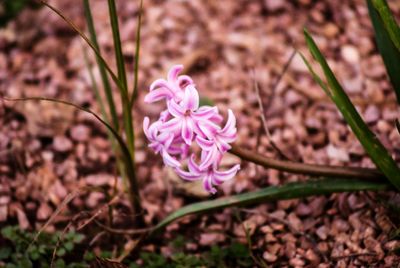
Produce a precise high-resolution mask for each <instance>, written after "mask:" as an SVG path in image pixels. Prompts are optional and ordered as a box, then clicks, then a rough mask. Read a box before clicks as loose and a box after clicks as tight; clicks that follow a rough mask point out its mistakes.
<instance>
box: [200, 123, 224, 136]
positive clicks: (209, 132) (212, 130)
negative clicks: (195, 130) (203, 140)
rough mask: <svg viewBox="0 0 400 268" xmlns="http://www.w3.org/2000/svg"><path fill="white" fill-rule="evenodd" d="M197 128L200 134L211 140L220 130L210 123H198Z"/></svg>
mask: <svg viewBox="0 0 400 268" xmlns="http://www.w3.org/2000/svg"><path fill="white" fill-rule="evenodd" d="M198 126H199V128H200V130H201V132H202V134H203V135H204V136H205V137H207V138H209V139H213V138H214V136H215V134H216V133H217V131H219V130H220V129H221V128H220V127H219V126H218V125H216V124H214V123H212V122H210V121H200V122H198Z"/></svg>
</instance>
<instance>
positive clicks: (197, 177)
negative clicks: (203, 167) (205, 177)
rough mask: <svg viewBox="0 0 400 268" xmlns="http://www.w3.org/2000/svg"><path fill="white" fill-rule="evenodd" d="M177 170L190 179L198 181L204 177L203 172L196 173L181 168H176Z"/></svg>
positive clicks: (180, 175)
mask: <svg viewBox="0 0 400 268" xmlns="http://www.w3.org/2000/svg"><path fill="white" fill-rule="evenodd" d="M175 171H176V173H177V174H178V175H179V177H181V178H182V179H184V180H188V181H197V180H199V179H201V177H202V174H194V173H191V172H187V171H183V170H182V169H180V168H176V169H175Z"/></svg>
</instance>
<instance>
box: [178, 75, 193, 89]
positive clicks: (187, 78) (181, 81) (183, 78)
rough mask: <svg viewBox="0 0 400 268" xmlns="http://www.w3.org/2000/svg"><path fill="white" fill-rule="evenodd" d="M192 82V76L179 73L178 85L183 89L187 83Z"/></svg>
mask: <svg viewBox="0 0 400 268" xmlns="http://www.w3.org/2000/svg"><path fill="white" fill-rule="evenodd" d="M190 84H193V80H192V78H190V76H188V75H180V76H179V77H178V85H179V87H180V88H181V89H184V88H185V87H187V86H188V85H190Z"/></svg>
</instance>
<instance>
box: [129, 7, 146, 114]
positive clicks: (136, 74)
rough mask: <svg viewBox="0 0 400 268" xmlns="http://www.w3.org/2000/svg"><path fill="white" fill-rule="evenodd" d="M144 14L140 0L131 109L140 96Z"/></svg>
mask: <svg viewBox="0 0 400 268" xmlns="http://www.w3.org/2000/svg"><path fill="white" fill-rule="evenodd" d="M142 14H143V0H140V7H139V14H138V19H137V26H136V27H137V28H136V38H135V40H136V48H135V67H134V68H135V69H134V80H133V92H132V97H131V101H130V105H131V107H132V106H133V103H134V102H135V100H136V98H137V95H138V90H139V89H138V82H139V59H140V40H141V36H140V32H141V28H142Z"/></svg>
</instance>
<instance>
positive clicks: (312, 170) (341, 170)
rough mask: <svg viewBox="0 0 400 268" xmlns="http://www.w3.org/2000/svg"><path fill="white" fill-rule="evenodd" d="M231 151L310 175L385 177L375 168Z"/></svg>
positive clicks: (258, 162) (286, 169) (254, 160)
mask: <svg viewBox="0 0 400 268" xmlns="http://www.w3.org/2000/svg"><path fill="white" fill-rule="evenodd" d="M229 152H230V153H232V154H234V155H236V156H238V157H240V158H241V159H243V160H247V161H249V162H253V163H255V164H257V165H261V166H263V167H266V168H274V169H278V170H281V171H286V172H290V173H295V174H305V175H310V176H326V177H337V178H354V179H364V180H369V181H380V182H381V181H382V180H384V179H386V178H385V176H384V175H383V173H382V172H380V171H379V170H377V169H373V168H357V167H341V166H328V165H316V164H304V163H297V162H292V161H286V160H278V159H274V158H268V157H265V156H263V155H260V154H257V153H255V152H254V151H250V150H247V149H241V148H239V147H238V146H237V145H233V146H232V149H231V150H230V151H229Z"/></svg>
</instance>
